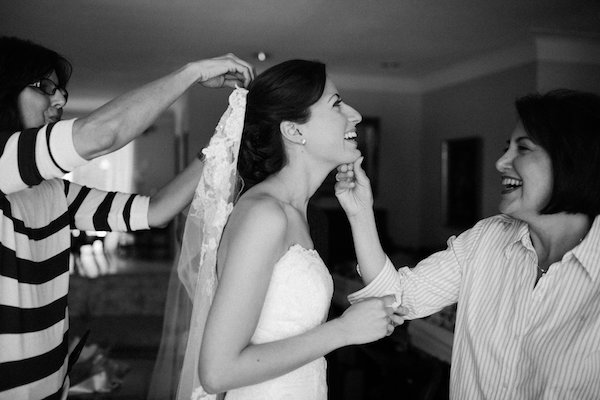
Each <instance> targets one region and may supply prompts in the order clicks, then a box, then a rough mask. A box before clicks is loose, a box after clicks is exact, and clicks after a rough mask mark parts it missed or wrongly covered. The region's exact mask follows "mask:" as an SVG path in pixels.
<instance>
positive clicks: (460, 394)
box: [348, 216, 600, 400]
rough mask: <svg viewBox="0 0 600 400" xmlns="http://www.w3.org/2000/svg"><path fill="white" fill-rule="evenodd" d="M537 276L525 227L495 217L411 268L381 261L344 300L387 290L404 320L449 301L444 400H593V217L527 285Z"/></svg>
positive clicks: (597, 374)
mask: <svg viewBox="0 0 600 400" xmlns="http://www.w3.org/2000/svg"><path fill="white" fill-rule="evenodd" d="M536 276H537V256H536V253H535V250H534V248H533V245H532V243H531V239H530V235H529V228H528V226H527V224H525V223H523V222H521V221H518V220H515V219H512V218H509V217H506V216H495V217H491V218H488V219H485V220H483V221H480V222H479V223H478V224H477V225H475V226H474V227H473V228H471V229H469V230H467V231H465V232H464V233H462V234H461V235H460V236H458V237H456V238H455V237H452V238H450V239H449V240H448V248H447V249H446V250H444V251H441V252H438V253H435V254H433V255H431V256H430V257H428V258H426V259H425V260H423V261H421V262H420V263H419V264H418V265H417V266H416V267H415V268H414V269H409V268H407V267H404V268H400V269H399V270H398V271H396V270H395V269H394V267H393V266H392V265H391V262H390V261H389V259H388V260H387V262H386V265H385V266H384V269H383V270H382V271H381V272H380V274H379V275H378V276H377V277H376V278H375V279H374V280H373V281H372V282H371V283H370V284H369V285H368V286H366V287H365V288H363V289H361V290H360V291H358V292H355V293H353V294H352V295H350V296H349V297H348V299H349V300H350V301H351V302H356V301H358V300H359V299H361V298H365V297H370V296H380V295H383V294H396V295H397V297H398V296H399V297H398V298H399V299H400V300H401V302H402V304H403V306H405V307H407V308H408V309H409V310H410V313H409V315H408V319H414V318H421V317H424V316H427V315H430V314H432V313H435V312H437V311H439V310H441V309H442V308H443V307H445V306H447V305H450V304H453V303H456V302H458V308H457V316H456V326H455V331H454V344H453V348H452V366H451V377H450V397H451V398H452V399H457V400H459V399H460V400H462V399H469V400H471V399H473V400H477V399H481V400H483V399H486V400H491V399H514V400H526V399H561V400H564V399H572V400H586V399H589V400H591V399H600V217H596V219H595V221H594V223H593V225H592V228H591V229H590V231H589V232H588V234H587V236H586V238H585V239H584V240H583V241H582V242H581V243H580V244H579V245H578V246H576V247H575V248H574V249H572V250H571V251H569V252H567V253H566V254H565V255H564V257H563V258H562V260H561V261H559V262H557V263H555V264H553V265H552V266H551V267H550V269H549V270H548V272H547V273H546V274H545V275H543V276H542V277H541V278H540V280H539V282H538V283H537V285H535V287H534V282H535V279H536ZM399 395H400V394H399Z"/></svg>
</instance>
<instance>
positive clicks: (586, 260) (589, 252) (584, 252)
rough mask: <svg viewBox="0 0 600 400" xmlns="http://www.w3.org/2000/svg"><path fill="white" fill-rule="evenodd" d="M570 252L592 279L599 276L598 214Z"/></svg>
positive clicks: (599, 229) (599, 241)
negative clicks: (585, 233) (581, 239)
mask: <svg viewBox="0 0 600 400" xmlns="http://www.w3.org/2000/svg"><path fill="white" fill-rule="evenodd" d="M572 253H573V255H574V256H575V257H576V258H577V260H578V261H579V262H580V263H581V265H583V268H585V270H586V271H587V272H588V274H589V275H590V277H591V278H592V280H596V279H598V278H600V216H597V217H596V218H594V222H593V223H592V227H591V228H590V231H589V232H588V234H587V235H586V236H585V238H584V239H583V241H582V242H581V243H579V245H577V246H575V248H574V249H573V250H572Z"/></svg>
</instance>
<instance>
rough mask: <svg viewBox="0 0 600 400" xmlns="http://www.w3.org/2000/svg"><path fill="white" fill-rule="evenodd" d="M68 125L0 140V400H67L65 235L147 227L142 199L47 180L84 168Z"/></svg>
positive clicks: (144, 199) (67, 247) (68, 243)
mask: <svg viewBox="0 0 600 400" xmlns="http://www.w3.org/2000/svg"><path fill="white" fill-rule="evenodd" d="M71 127H72V121H65V122H59V123H57V124H55V125H54V126H48V127H42V128H40V129H35V130H28V131H24V132H17V133H14V134H12V135H11V136H9V137H8V140H6V139H7V137H6V136H4V137H3V138H2V139H1V141H2V143H0V145H3V146H2V150H3V152H2V153H1V155H0V168H1V169H0V171H1V172H0V190H1V191H2V193H1V194H0V399H2V400H4V399H42V398H51V399H64V398H66V395H67V388H68V385H69V382H68V378H67V376H66V372H67V360H68V331H69V325H68V308H67V293H68V288H69V259H70V258H69V251H70V246H71V236H70V230H71V229H73V228H76V229H81V230H106V231H109V230H112V231H127V230H136V229H147V228H148V220H147V213H148V203H149V199H148V198H147V197H144V196H137V195H130V194H122V193H111V192H104V191H99V190H96V189H90V188H87V187H83V186H80V185H77V184H75V183H71V182H68V181H64V180H61V179H51V178H53V177H55V176H61V175H62V174H63V173H64V172H66V171H69V170H70V169H72V168H74V167H75V166H77V165H80V164H82V163H84V162H85V160H83V159H82V158H81V157H79V156H78V155H77V153H76V152H75V149H74V147H73V142H72V131H71ZM28 186H32V187H28Z"/></svg>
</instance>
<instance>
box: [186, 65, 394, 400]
mask: <svg viewBox="0 0 600 400" xmlns="http://www.w3.org/2000/svg"><path fill="white" fill-rule="evenodd" d="M244 113H245V114H244ZM360 121H361V116H360V114H359V113H358V112H357V111H356V110H355V109H353V108H352V107H351V106H349V105H348V104H346V103H344V102H343V100H342V98H341V97H340V95H339V94H338V91H337V89H336V87H335V85H334V84H333V82H331V80H330V79H329V78H328V77H327V75H326V71H325V65H324V64H321V63H319V62H312V61H303V60H291V61H287V62H284V63H281V64H278V65H276V66H274V67H272V68H270V69H268V70H267V71H265V72H264V73H262V74H261V75H259V76H258V77H257V78H256V80H255V81H253V82H252V83H251V84H250V86H249V88H248V91H246V90H245V89H236V90H235V91H234V92H233V93H232V95H231V97H230V108H229V109H228V111H227V112H226V113H225V114H224V116H223V117H222V119H221V121H220V123H219V126H218V127H217V131H216V133H215V136H213V138H212V139H211V144H210V145H209V147H208V148H207V149H205V150H204V154H205V157H206V158H205V167H204V171H203V177H202V179H201V183H200V185H199V188H198V190H197V196H196V199H195V200H194V204H193V205H192V210H191V211H190V216H189V217H188V221H187V226H186V233H185V235H184V248H183V249H182V256H181V260H180V275H181V276H182V277H183V278H184V282H187V285H186V286H187V287H188V290H189V292H190V295H192V297H193V298H194V306H193V307H194V308H193V311H192V322H191V328H190V334H189V339H188V344H187V349H186V354H185V360H184V366H183V371H182V374H181V379H180V384H179V390H178V398H180V399H189V398H190V396H191V397H192V398H194V399H200V398H202V399H204V398H215V396H213V395H209V393H212V394H219V396H220V397H221V398H222V397H223V396H226V399H227V400H236V399H244V400H249V399H253V400H258V399H291V400H311V399H314V400H319V399H320V400H324V399H326V398H327V385H326V381H325V378H326V375H325V367H326V366H325V359H324V357H323V356H324V355H325V354H327V353H329V352H330V351H332V350H335V349H337V348H339V347H342V346H346V345H351V344H361V343H367V342H371V341H374V340H378V339H380V338H382V337H384V336H386V335H389V334H390V333H391V332H392V331H393V329H394V325H397V324H400V323H402V319H401V318H400V317H397V316H395V315H394V314H393V313H392V308H391V307H390V305H391V303H392V302H393V300H394V299H393V298H392V297H390V296H388V297H385V298H373V299H369V300H365V301H363V302H360V303H357V304H355V305H353V306H351V307H350V308H348V309H347V310H346V311H345V312H344V314H343V315H342V316H340V317H339V318H336V319H333V320H331V321H328V322H325V321H326V317H327V313H328V309H329V304H330V301H331V296H332V292H333V282H332V278H331V276H330V274H329V272H328V270H327V268H326V266H325V265H324V264H323V261H322V260H321V258H320V257H319V255H318V254H317V252H316V251H315V250H313V242H312V240H311V237H310V235H309V227H308V223H307V205H308V201H309V199H310V197H311V196H312V195H313V194H314V193H315V191H316V190H317V188H318V187H319V186H320V185H321V183H322V182H323V181H324V179H325V177H326V176H327V174H328V173H329V172H330V171H331V170H333V169H335V167H336V166H338V165H340V164H347V163H351V162H353V161H355V160H356V159H358V158H359V157H361V154H360V151H359V150H358V149H357V143H356V140H355V137H356V125H357V124H358V123H359V122H360ZM242 126H243V130H242ZM240 133H241V138H240ZM238 147H239V160H237V162H236V157H237V156H238ZM236 163H237V168H236ZM238 171H239V174H240V175H241V178H242V179H241V180H242V181H243V183H244V185H245V187H244V189H243V191H242V195H241V197H239V199H238V200H237V201H236V202H235V207H233V209H232V210H231V208H232V202H233V201H234V200H235V197H236V195H237V194H238V191H239V190H238V189H236V185H235V183H236V182H237V181H238V177H237V172H238ZM230 212H231V214H230V215H229V213H230ZM228 215H229V216H228ZM225 224H226V225H225ZM198 236H199V237H200V239H198ZM198 240H201V243H202V246H201V252H198V251H196V252H193V251H190V249H192V248H193V249H197V248H198V243H199V242H198ZM185 243H188V245H187V247H186V244H185ZM186 248H187V250H186ZM186 253H190V254H188V255H185V254H186ZM198 265H200V268H199V270H198ZM217 282H218V284H217ZM225 393H226V394H225Z"/></svg>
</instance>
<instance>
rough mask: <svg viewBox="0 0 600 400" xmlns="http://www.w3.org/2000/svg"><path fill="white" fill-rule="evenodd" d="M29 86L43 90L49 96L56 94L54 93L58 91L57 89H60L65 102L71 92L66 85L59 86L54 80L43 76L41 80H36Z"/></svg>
mask: <svg viewBox="0 0 600 400" xmlns="http://www.w3.org/2000/svg"><path fill="white" fill-rule="evenodd" d="M29 86H31V87H34V88H37V89H39V90H41V91H42V92H43V93H45V94H47V95H48V96H54V93H56V91H57V90H59V91H60V93H61V94H62V95H63V97H64V98H65V102H66V101H67V99H68V98H69V92H67V89H65V88H64V87H60V86H58V85H57V84H56V83H54V82H53V81H52V80H50V79H48V78H42V79H40V80H39V81H37V82H34V83H32V84H31V85H29Z"/></svg>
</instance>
